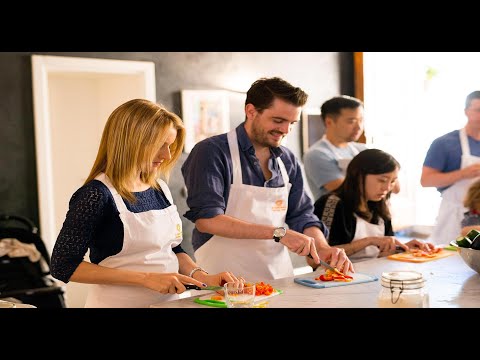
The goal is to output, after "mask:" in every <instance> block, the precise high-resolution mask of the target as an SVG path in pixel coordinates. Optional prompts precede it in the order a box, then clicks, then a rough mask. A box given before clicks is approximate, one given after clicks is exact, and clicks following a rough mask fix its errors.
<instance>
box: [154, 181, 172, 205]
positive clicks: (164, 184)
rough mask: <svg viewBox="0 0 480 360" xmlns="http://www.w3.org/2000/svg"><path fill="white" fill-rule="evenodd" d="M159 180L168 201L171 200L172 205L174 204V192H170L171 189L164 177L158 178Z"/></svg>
mask: <svg viewBox="0 0 480 360" xmlns="http://www.w3.org/2000/svg"><path fill="white" fill-rule="evenodd" d="M157 182H158V183H159V184H160V187H161V188H162V191H163V193H164V194H165V196H166V197H167V199H168V201H170V205H173V197H172V193H171V192H170V189H169V188H168V185H167V183H166V182H165V181H163V180H162V179H157Z"/></svg>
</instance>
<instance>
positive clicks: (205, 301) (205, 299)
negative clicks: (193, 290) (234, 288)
mask: <svg viewBox="0 0 480 360" xmlns="http://www.w3.org/2000/svg"><path fill="white" fill-rule="evenodd" d="M274 290H275V291H274V292H273V293H271V294H270V295H259V296H255V302H254V304H260V303H262V302H264V301H265V300H267V299H270V298H271V297H273V296H276V295H280V294H281V293H283V291H282V290H278V289H274ZM212 296H221V295H219V294H217V293H210V294H207V295H204V296H200V297H198V298H196V299H195V300H194V302H196V303H197V304H201V305H207V306H213V307H220V308H226V307H227V304H226V303H225V300H224V299H223V300H212Z"/></svg>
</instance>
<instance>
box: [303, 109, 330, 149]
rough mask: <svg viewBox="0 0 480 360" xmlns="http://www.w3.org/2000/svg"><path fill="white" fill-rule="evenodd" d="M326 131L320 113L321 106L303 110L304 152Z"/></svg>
mask: <svg viewBox="0 0 480 360" xmlns="http://www.w3.org/2000/svg"><path fill="white" fill-rule="evenodd" d="M324 133H325V124H324V123H323V120H322V116H321V115H320V108H307V109H303V111H302V144H303V146H302V149H303V153H304V154H305V152H306V151H307V150H308V148H309V147H310V146H312V145H313V144H314V143H315V142H316V141H318V140H320V139H321V138H322V136H323V134H324Z"/></svg>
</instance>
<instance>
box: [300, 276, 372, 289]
mask: <svg viewBox="0 0 480 360" xmlns="http://www.w3.org/2000/svg"><path fill="white" fill-rule="evenodd" d="M349 275H351V276H352V277H353V280H352V281H348V282H344V281H322V280H315V278H316V277H318V276H319V274H317V275H316V276H310V277H308V278H306V277H305V278H295V279H294V280H293V281H295V282H296V283H297V284H300V285H304V286H310V287H313V288H316V289H325V288H330V287H335V286H346V285H355V284H361V283H366V282H370V281H377V280H378V277H376V276H375V275H367V274H361V273H354V274H349Z"/></svg>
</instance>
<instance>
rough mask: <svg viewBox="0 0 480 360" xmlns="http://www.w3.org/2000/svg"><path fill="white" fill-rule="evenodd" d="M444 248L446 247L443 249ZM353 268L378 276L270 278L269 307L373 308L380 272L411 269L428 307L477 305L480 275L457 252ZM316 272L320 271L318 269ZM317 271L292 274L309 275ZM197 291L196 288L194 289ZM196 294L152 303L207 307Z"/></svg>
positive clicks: (378, 261)
mask: <svg viewBox="0 0 480 360" xmlns="http://www.w3.org/2000/svg"><path fill="white" fill-rule="evenodd" d="M444 251H448V250H444ZM354 266H355V271H356V272H358V273H364V274H369V275H375V276H377V277H378V279H379V280H378V281H374V282H368V283H362V284H355V285H348V286H339V287H333V288H325V289H315V288H311V287H307V286H303V285H299V284H297V283H295V282H294V281H293V279H294V277H290V278H283V279H278V280H271V281H269V283H270V284H271V285H272V286H273V287H274V288H276V289H280V290H283V294H281V295H278V296H274V297H272V298H271V299H270V300H269V304H268V307H269V308H342V307H343V308H376V307H378V306H377V297H378V294H379V293H380V289H381V285H380V278H381V276H382V272H385V271H394V270H414V271H418V272H421V273H422V274H423V277H424V279H425V280H426V289H427V291H428V294H429V297H430V307H431V308H480V296H479V294H480V275H479V274H478V273H476V272H475V271H473V270H472V269H470V268H469V267H468V266H467V265H466V264H465V263H464V262H463V260H462V258H461V257H460V256H459V255H458V254H457V253H454V255H452V256H449V257H446V258H443V259H438V260H433V261H429V262H425V263H418V264H417V263H409V262H401V261H394V260H388V259H386V258H380V259H373V260H368V261H364V262H359V263H355V264H354ZM319 272H322V271H321V270H320V271H319ZM316 273H317V272H314V273H309V274H303V275H298V276H296V277H302V278H304V277H313V276H316ZM197 293H199V292H197ZM205 294H207V292H206V291H202V292H201V294H200V295H196V296H192V297H187V298H183V299H180V300H175V301H169V302H164V303H159V304H154V305H152V307H154V308H211V309H214V308H213V307H209V306H205V305H200V304H197V303H195V302H194V299H195V298H196V297H200V296H202V295H205Z"/></svg>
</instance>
